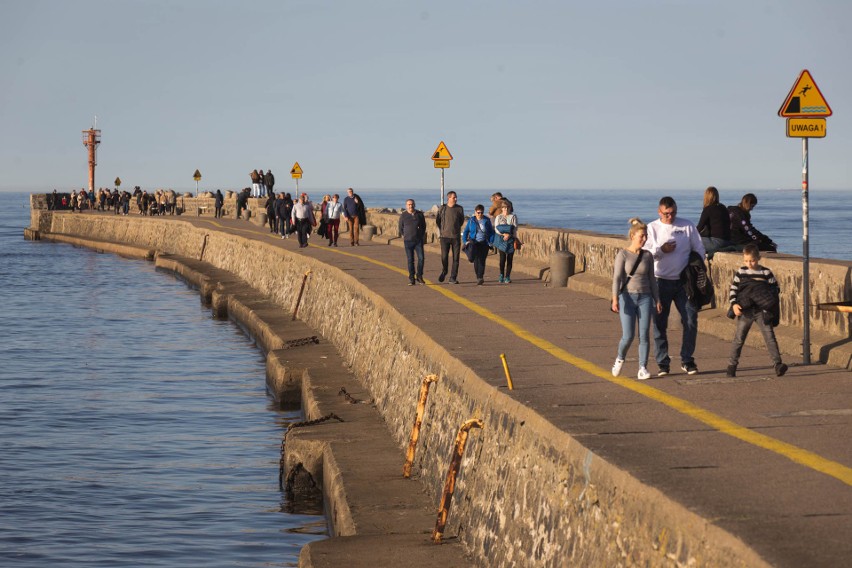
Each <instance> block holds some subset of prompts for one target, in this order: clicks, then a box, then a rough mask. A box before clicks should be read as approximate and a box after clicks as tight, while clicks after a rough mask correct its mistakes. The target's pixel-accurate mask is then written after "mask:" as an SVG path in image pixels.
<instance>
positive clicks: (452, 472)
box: [432, 418, 482, 544]
mask: <svg viewBox="0 0 852 568" xmlns="http://www.w3.org/2000/svg"><path fill="white" fill-rule="evenodd" d="M471 428H482V420H480V419H478V418H471V419H470V420H468V421H467V422H465V423H464V424H462V425H461V428H459V433H458V435H456V445H455V447H454V448H453V454H452V456H450V469H449V470H448V471H447V480H446V481H445V482H444V492H443V493H442V495H441V504H440V505H439V506H438V521H437V522H436V523H435V530H433V531H432V542H434V543H435V544H441V539H442V538H443V536H444V528H445V527H446V526H447V517H448V516H449V514H450V505H451V504H452V501H453V492H455V490H456V475H458V472H459V467H460V466H461V459H462V455H464V448H465V446H466V445H467V435H468V431H469V430H470V429H471Z"/></svg>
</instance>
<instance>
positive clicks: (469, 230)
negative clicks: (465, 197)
mask: <svg viewBox="0 0 852 568" xmlns="http://www.w3.org/2000/svg"><path fill="white" fill-rule="evenodd" d="M493 237H494V226H493V225H492V224H491V219H489V218H488V217H486V216H485V207H484V206H483V205H482V204H479V205H477V206H476V207H474V209H473V217H471V218H470V219H468V221H467V225H465V227H464V233H463V234H462V243H463V246H464V247H473V271H474V272H475V273H476V284H477V285H478V286H482V284H484V283H485V261H486V260H487V259H488V252H489V250H490V249H491V239H492V238H493Z"/></svg>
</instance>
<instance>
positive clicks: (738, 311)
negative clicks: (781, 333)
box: [611, 187, 787, 380]
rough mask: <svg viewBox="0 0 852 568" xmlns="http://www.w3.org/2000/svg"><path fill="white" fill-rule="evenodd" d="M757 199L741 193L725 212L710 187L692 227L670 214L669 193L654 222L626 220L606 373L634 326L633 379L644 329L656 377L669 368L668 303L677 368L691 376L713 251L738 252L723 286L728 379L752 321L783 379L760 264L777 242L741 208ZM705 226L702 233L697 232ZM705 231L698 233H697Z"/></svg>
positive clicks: (645, 351)
mask: <svg viewBox="0 0 852 568" xmlns="http://www.w3.org/2000/svg"><path fill="white" fill-rule="evenodd" d="M755 205H757V197H755V196H754V194H751V193H748V194H746V195H744V196H743V198H742V200H741V202H740V205H738V206H733V207H729V208H727V209H725V207H724V206H723V205H721V204H720V203H719V193H718V190H716V188H715V187H708V188H707V190H706V191H705V194H704V210H703V211H702V213H701V219H700V221H699V224H698V226H696V225H694V224H693V223H692V222H691V221H689V220H688V219H685V218H682V217H678V215H677V203H676V202H675V200H674V199H672V198H671V197H663V198H662V199H660V202H659V206H658V209H657V213H658V216H659V219H657V220H654V221H652V222H650V223H648V224H645V223H643V222H642V221H641V220H640V219H639V218H632V219H630V221H629V224H630V229H629V231H628V234H627V236H628V245H627V246H626V247H625V248H624V249H622V250H620V251H619V252H618V254H617V255H616V257H615V261H614V262H613V277H612V306H611V309H612V311H613V312H616V313H618V314H619V318H620V321H621V327H622V336H621V340H620V342H619V344H618V348H617V354H616V358H615V362H614V363H613V366H612V375H613V376H619V375H620V374H621V371H622V369H623V366H624V361H625V359H626V355H627V350H628V349H629V348H630V345H631V343H632V342H633V339H634V337H635V333H636V329H637V327H638V330H639V369H638V371H637V375H636V377H637V378H638V379H639V380H646V379H649V378H650V377H651V373H650V371H648V368H647V365H648V357H649V351H650V340H649V332H650V330H651V329H653V333H654V351H655V352H654V356H655V359H656V362H657V366H658V368H659V370H658V372H657V376H658V377H665V376H666V375H668V374H669V373H671V357H670V355H669V342H668V333H667V331H668V320H669V315H670V312H671V306H672V304H674V305H675V308H676V309H677V311H678V313H679V314H680V319H681V323H682V327H683V334H682V341H681V348H680V359H681V369H682V370H683V371H684V372H685V373H687V374H688V375H695V374H697V373H698V366H697V364H696V363H695V358H694V352H695V347H696V341H697V338H698V311H699V310H700V309H701V307H702V306H704V305H706V304H708V303H710V302H712V300H713V296H714V292H713V287H712V282H711V280H710V277H709V274H708V272H707V268H706V265H705V258H708V257H712V254H713V253H714V252H718V251H723V250H727V251H737V250H739V251H742V253H743V266H742V267H740V268H739V269H738V270H737V271H736V273H735V274H734V275H733V279H732V283H731V286H730V290H729V305H730V308H729V311H728V317H731V318H736V320H737V327H736V331H735V333H734V339H733V342H732V346H731V353H730V358H729V361H728V367H727V370H726V372H727V375H728V376H729V377H735V376H736V373H737V366H738V364H739V358H740V353H741V352H742V346H743V344H744V342H745V339H746V336H747V335H748V332H749V330H750V329H751V326H752V325H753V324H754V323H755V322H756V323H757V324H758V327H759V328H760V330H761V332H762V333H763V338H764V341H765V343H766V347H767V349H768V350H769V355H770V358H771V359H772V362H773V364H774V370H775V374H776V375H777V376H779V377H780V376H783V375H784V374H785V373H786V372H787V365H785V364H784V363H783V361H782V360H781V355H780V352H779V349H778V343H777V341H776V338H775V332H774V330H773V327H774V326H777V325H778V321H779V313H780V312H779V310H780V304H779V300H778V298H779V293H780V289H779V286H778V282H777V280H776V279H775V276H774V275H773V274H772V271H771V270H770V269H769V268H766V267H765V266H762V265H761V264H760V262H759V261H760V251H761V250H771V251H773V252H774V251H775V250H776V249H777V247H776V246H775V243H773V242H772V241H771V240H770V239H769V238H768V237H766V236H765V235H763V234H762V233H760V232H759V231H758V230H757V229H755V228H754V227H753V225H752V224H751V216H750V214H749V212H750V211H751V210H752V209H753V208H754V206H755ZM705 228H706V229H707V231H706V233H705V232H702V231H703V230H704V229H705ZM705 235H706V236H705Z"/></svg>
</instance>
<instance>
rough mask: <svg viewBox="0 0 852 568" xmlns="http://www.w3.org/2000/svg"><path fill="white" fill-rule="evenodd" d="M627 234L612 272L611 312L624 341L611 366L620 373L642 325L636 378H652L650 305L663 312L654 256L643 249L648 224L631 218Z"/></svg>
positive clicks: (646, 237)
mask: <svg viewBox="0 0 852 568" xmlns="http://www.w3.org/2000/svg"><path fill="white" fill-rule="evenodd" d="M629 223H630V230H629V232H628V233H627V236H628V239H629V241H630V242H629V244H628V245H627V248H623V249H621V250H620V251H618V254H617V255H616V256H615V262H614V263H613V272H612V308H611V309H612V311H614V312H616V313H618V315H619V318H620V319H621V341H620V342H619V343H618V354H617V355H616V358H615V363H614V364H613V365H612V376H613V377H617V376H618V375H620V374H621V368H622V366H623V365H624V359H625V357H626V356H627V350H628V349H629V348H630V344H631V343H633V337H634V336H635V334H636V324H637V322H638V324H639V372H638V373H637V375H636V378H637V379H639V380H640V381H644V380H646V379H648V378H650V377H651V373H649V372H648V353H649V351H650V341H649V339H648V335H649V333H648V330H649V329H650V327H651V306H652V305H654V306H655V307H656V310H657V313H660V312H662V310H663V305H662V304H661V303H660V293H659V291H658V290H657V279H656V278H655V277H654V259H653V258H652V257H651V253H649V252H648V251H646V250H645V249H643V248H642V247H643V246H644V245H645V241H646V240H647V239H648V226H647V225H646V224H645V223H643V222H642V221H641V220H640V219H639V218H637V217H634V218H632V219H630V221H629Z"/></svg>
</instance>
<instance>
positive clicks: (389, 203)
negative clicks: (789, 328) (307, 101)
mask: <svg viewBox="0 0 852 568" xmlns="http://www.w3.org/2000/svg"><path fill="white" fill-rule="evenodd" d="M451 189H453V188H452V187H449V186H447V187H446V191H450V190H451ZM308 191H310V190H308ZM356 191H358V194H359V195H361V197H362V198H363V199H364V203H365V205H366V206H367V207H394V208H397V209H404V208H405V200H406V199H408V198H413V199H414V200H415V201H416V202H417V207H418V208H419V209H423V210H428V209H429V208H430V207H432V206H433V205H434V204H436V203H439V202H440V197H441V191H440V186H438V187H437V188H436V189H430V190H414V191H408V190H400V191H375V190H369V189H364V190H363V191H362V190H358V189H357V188H356ZM322 193H324V192H312V193H311V197H312V198H313V199H315V200H316V201H320V198H321V197H322ZM339 193H341V195H342V192H339ZM492 193H493V191H492V190H464V191H461V190H459V191H458V195H459V204H460V205H461V206H462V207H464V210H465V213H468V214H470V213H472V212H473V208H474V206H475V205H476V204H477V203H482V204H483V205H485V206H486V208H488V207H489V206H490V200H489V197H490V196H491V194H492ZM502 193H503V194H504V195H505V196H506V197H508V198H509V199H511V200H512V204H513V205H514V207H515V213H517V215H518V221H519V222H520V223H522V224H523V223H526V224H529V225H536V226H540V227H559V228H571V229H580V230H584V231H594V232H597V233H605V234H613V235H626V234H627V220H628V219H630V218H631V217H639V218H641V219H642V220H644V221H645V222H650V221H653V220H655V219H657V204H658V203H659V201H660V197H662V196H663V195H670V196H671V197H674V199H675V201H677V204H678V216H680V217H685V218H687V219H690V220H691V221H692V222H693V223H698V218H699V217H700V216H701V209H702V205H703V199H704V190H703V189H700V190H688V191H670V192H666V193H660V192H654V191H637V190H595V191H582V190H546V191H544V190H533V189H516V190H510V191H503V192H502ZM744 193H747V192H745V191H732V190H731V191H724V190H720V194H721V198H722V203H724V204H725V205H737V204H738V203H739V202H740V199H741V198H742V196H743V194H744ZM751 193H754V194H755V195H757V198H758V204H757V207H756V208H755V209H754V211H752V217H751V219H752V222H753V223H754V225H755V227H757V228H758V230H760V231H761V232H762V233H765V234H766V235H768V236H769V237H770V238H771V239H772V240H774V241H775V242H776V243H778V246H779V252H783V253H787V254H795V255H799V256H801V255H802V192H801V191H800V190H777V189H773V190H765V191H753V192H751ZM808 210H809V223H808V224H809V246H810V257H811V258H835V259H841V260H852V223H850V222H849V217H850V211H852V190H848V191H847V190H843V191H837V190H834V191H819V190H812V191H811V192H809V203H808Z"/></svg>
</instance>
